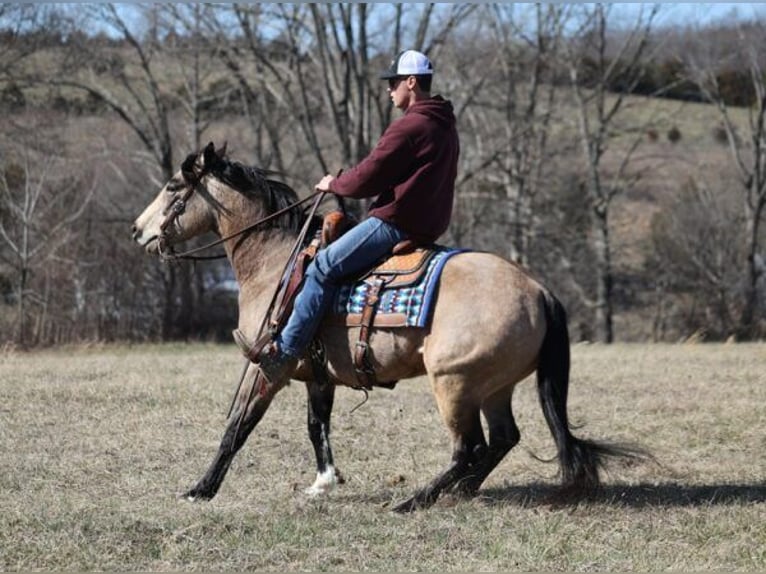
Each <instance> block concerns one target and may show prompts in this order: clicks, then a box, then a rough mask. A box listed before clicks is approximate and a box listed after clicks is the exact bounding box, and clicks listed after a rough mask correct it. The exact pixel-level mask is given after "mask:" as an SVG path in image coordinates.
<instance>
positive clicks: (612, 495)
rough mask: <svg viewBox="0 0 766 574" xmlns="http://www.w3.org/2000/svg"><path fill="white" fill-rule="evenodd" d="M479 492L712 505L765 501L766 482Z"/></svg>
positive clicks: (559, 500) (524, 498) (520, 499)
mask: <svg viewBox="0 0 766 574" xmlns="http://www.w3.org/2000/svg"><path fill="white" fill-rule="evenodd" d="M477 496H478V498H479V499H480V500H481V502H482V503H483V504H487V505H507V504H511V505H520V506H568V505H575V504H578V503H580V502H590V503H596V504H614V505H616V506H630V507H633V508H643V507H652V506H658V507H683V506H709V505H727V504H742V503H753V502H756V503H757V502H766V484H703V485H687V484H677V483H663V484H637V485H627V484H625V485H621V484H608V485H604V486H602V487H601V488H600V489H598V490H597V491H595V492H590V493H587V494H582V493H566V492H562V491H561V489H560V488H559V487H558V486H556V485H550V484H539V483H533V484H528V485H525V486H509V487H504V488H487V489H482V490H480V491H479V493H478V495H477Z"/></svg>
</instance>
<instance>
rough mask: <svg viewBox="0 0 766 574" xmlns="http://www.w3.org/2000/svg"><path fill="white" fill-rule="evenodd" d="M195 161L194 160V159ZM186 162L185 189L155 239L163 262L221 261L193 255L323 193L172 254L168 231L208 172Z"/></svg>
mask: <svg viewBox="0 0 766 574" xmlns="http://www.w3.org/2000/svg"><path fill="white" fill-rule="evenodd" d="M195 159H196V158H195ZM187 162H188V160H187V161H185V162H184V164H183V165H182V166H181V174H182V176H183V179H184V185H185V187H186V189H185V190H184V192H183V194H182V195H180V196H176V197H174V198H173V201H171V203H170V205H169V206H168V207H167V208H166V209H165V219H163V220H162V223H160V234H159V236H158V237H157V251H158V252H159V255H160V259H162V260H163V261H176V260H178V259H193V260H201V259H222V258H224V257H226V254H220V255H208V256H200V255H193V254H195V253H198V252H200V251H204V250H206V249H210V248H211V247H215V246H216V245H221V244H222V243H225V242H226V241H228V240H229V239H233V238H234V237H238V236H240V235H243V234H245V233H247V232H249V231H252V230H253V229H255V228H256V227H259V226H260V225H263V224H264V223H267V222H270V221H272V220H274V219H276V218H277V217H279V216H281V215H284V214H285V213H287V212H288V211H290V210H292V209H293V208H295V207H298V206H299V205H302V204H304V203H306V202H307V201H309V200H311V199H313V198H315V197H316V196H318V195H319V194H321V193H323V192H321V191H315V192H314V193H312V194H310V195H308V196H307V197H305V198H303V199H301V200H298V201H296V202H294V203H291V204H290V205H288V206H287V207H284V208H282V209H280V210H278V211H275V212H274V213H271V214H269V215H267V216H266V217H263V218H261V219H259V220H258V221H256V222H255V223H251V224H250V225H248V226H246V227H244V228H243V229H240V230H239V231H235V232H234V233H231V234H229V235H227V236H225V237H221V238H219V239H216V240H215V241H211V242H210V243H207V244H205V245H203V246H201V247H195V248H194V249H189V250H188V251H184V252H183V253H174V252H173V248H172V246H170V245H169V244H168V240H169V236H168V229H169V228H170V226H171V225H173V224H174V223H175V222H176V220H177V219H178V217H180V215H181V214H182V213H183V212H184V211H186V203H187V202H188V201H189V199H191V196H192V195H193V194H194V192H195V191H196V190H197V187H198V186H201V185H202V179H203V178H204V177H205V176H207V175H209V173H210V170H209V168H207V166H203V167H202V171H200V173H199V174H197V173H195V172H194V170H193V165H189V164H188V163H187Z"/></svg>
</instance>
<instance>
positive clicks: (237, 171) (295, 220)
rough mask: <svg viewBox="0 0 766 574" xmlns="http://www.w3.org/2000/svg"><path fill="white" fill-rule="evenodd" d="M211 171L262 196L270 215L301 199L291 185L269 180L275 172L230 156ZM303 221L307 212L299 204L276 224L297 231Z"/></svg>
mask: <svg viewBox="0 0 766 574" xmlns="http://www.w3.org/2000/svg"><path fill="white" fill-rule="evenodd" d="M210 174H211V175H213V176H215V177H216V178H217V179H219V180H220V181H222V182H223V183H225V184H226V185H228V186H229V187H231V188H233V189H235V190H237V191H238V192H240V193H242V194H244V195H246V196H249V197H259V198H261V199H262V200H263V201H264V204H265V206H266V212H267V215H268V214H271V213H275V212H277V211H279V210H281V209H285V208H286V207H289V206H290V205H291V204H293V203H295V202H297V201H298V199H299V198H298V194H297V193H296V192H295V190H293V188H291V187H290V186H289V185H287V184H286V183H283V182H281V181H277V180H274V179H269V176H270V175H274V174H275V172H272V171H268V170H264V169H261V168H259V167H255V166H247V165H244V164H242V163H240V162H238V161H233V160H229V159H228V158H218V160H217V161H216V162H215V163H214V164H213V165H212V166H211V167H210ZM303 220H304V217H303V211H302V210H301V208H300V207H299V206H298V207H294V208H292V209H290V210H289V211H288V212H287V213H286V214H285V215H283V216H282V217H279V218H277V222H276V224H275V225H277V226H278V227H281V228H283V229H286V230H289V231H294V232H296V233H297V232H298V231H300V228H301V226H302V225H303Z"/></svg>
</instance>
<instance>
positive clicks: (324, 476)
mask: <svg viewBox="0 0 766 574" xmlns="http://www.w3.org/2000/svg"><path fill="white" fill-rule="evenodd" d="M336 484H338V480H337V476H336V473H335V469H334V468H332V467H329V468H328V469H327V470H325V471H324V472H319V473H317V477H316V480H315V481H314V484H312V485H311V486H309V487H308V488H307V489H306V490H304V491H303V492H305V493H306V494H307V495H308V496H311V497H315V496H321V495H323V494H327V493H328V492H330V491H331V490H332V489H334V488H335V485H336Z"/></svg>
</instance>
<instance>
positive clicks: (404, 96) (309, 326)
mask: <svg viewBox="0 0 766 574" xmlns="http://www.w3.org/2000/svg"><path fill="white" fill-rule="evenodd" d="M432 77H433V66H432V64H431V62H430V60H429V59H428V57H427V56H426V55H425V54H422V53H421V52H418V51H415V50H405V51H404V52H401V53H400V54H399V55H398V56H397V57H396V58H395V59H394V60H393V61H392V62H391V67H390V68H389V69H388V70H387V71H386V72H384V73H383V74H381V75H380V78H381V79H384V80H388V91H389V94H390V97H391V101H392V102H393V105H394V106H395V107H397V108H399V109H401V110H403V111H404V115H403V117H401V118H400V119H398V120H397V121H395V122H393V123H392V124H391V125H389V127H388V128H387V129H386V130H385V132H384V133H383V135H382V136H381V138H380V140H379V141H378V143H377V145H376V147H375V148H374V149H373V150H372V151H371V152H370V154H369V155H368V156H367V157H366V158H364V159H363V160H362V161H361V162H360V163H359V164H358V165H357V166H355V167H353V168H351V169H350V170H348V171H346V172H344V173H343V174H342V175H340V176H338V177H333V176H332V175H326V176H324V177H323V178H322V179H321V181H320V182H319V183H318V184H316V189H317V190H318V191H327V192H332V193H335V194H337V195H340V196H343V197H351V198H356V199H361V198H367V197H373V196H377V198H376V199H375V201H374V202H373V203H372V205H371V206H370V209H369V212H368V217H367V218H366V219H365V220H364V221H362V222H361V223H359V224H358V225H356V226H355V227H353V228H351V229H350V230H349V231H347V232H346V233H345V234H344V235H342V236H341V237H339V238H338V239H336V240H335V241H334V242H333V243H331V244H330V245H329V246H327V247H326V248H325V249H321V250H320V251H319V252H318V253H317V255H316V257H315V258H314V260H313V261H312V263H311V264H310V265H309V266H308V269H307V270H306V275H305V281H304V284H303V287H302V289H301V291H300V292H299V293H298V295H297V297H296V299H295V302H294V307H293V311H292V313H291V315H290V317H289V319H288V321H287V324H286V325H285V327H284V329H283V330H282V332H281V333H279V334H278V335H277V336H276V338H275V340H274V341H273V342H271V343H270V344H268V345H267V346H266V347H264V348H263V350H261V351H260V353H259V354H258V355H257V356H255V357H254V356H253V355H254V351H255V349H254V348H253V345H254V343H253V342H251V341H248V340H247V339H246V338H245V336H244V335H243V334H242V333H241V332H240V331H239V330H235V331H234V338H235V341H236V342H237V344H238V345H239V346H240V348H241V349H242V351H243V353H244V354H245V356H248V357H249V358H250V359H251V360H255V362H257V363H259V365H260V369H261V372H262V373H263V375H264V376H265V377H266V379H267V380H268V381H269V382H270V383H274V384H276V383H281V382H283V380H284V379H286V378H287V377H288V376H289V375H290V373H291V372H292V371H293V370H294V369H295V366H296V364H297V362H298V358H299V357H300V356H301V355H302V354H303V352H304V351H305V349H306V348H307V347H308V345H309V343H310V342H311V340H312V339H313V337H314V335H315V334H316V331H317V329H318V327H319V323H320V322H321V320H322V317H323V316H324V314H325V312H326V310H327V309H328V307H329V306H330V304H331V302H332V300H333V298H334V296H335V294H336V292H337V290H338V287H339V285H340V283H341V282H342V281H343V280H344V279H346V278H348V277H350V276H354V275H356V274H359V273H361V272H362V271H365V270H367V269H370V268H372V266H373V265H374V264H375V263H377V262H379V261H380V260H381V259H382V258H384V257H387V256H389V255H391V253H392V250H393V248H394V246H395V245H396V244H397V243H399V242H401V241H403V240H405V239H411V240H413V241H414V242H416V243H418V244H429V243H433V242H434V241H436V239H437V238H438V237H439V236H440V235H441V234H442V233H444V231H446V229H447V226H448V224H449V221H450V217H451V214H452V201H453V195H454V187H455V177H456V174H457V160H458V153H459V150H460V144H459V140H458V134H457V130H456V126H455V115H454V113H453V109H452V104H451V102H449V101H448V100H445V99H444V98H442V97H441V96H439V95H435V96H431V79H432Z"/></svg>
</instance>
